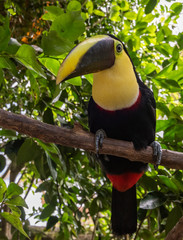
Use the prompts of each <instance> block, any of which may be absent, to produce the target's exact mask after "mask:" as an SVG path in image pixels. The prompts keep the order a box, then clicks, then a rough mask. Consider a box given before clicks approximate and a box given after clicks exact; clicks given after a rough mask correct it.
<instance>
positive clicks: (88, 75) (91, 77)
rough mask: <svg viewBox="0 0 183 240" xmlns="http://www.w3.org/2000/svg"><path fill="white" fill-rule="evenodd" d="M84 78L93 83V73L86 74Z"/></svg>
mask: <svg viewBox="0 0 183 240" xmlns="http://www.w3.org/2000/svg"><path fill="white" fill-rule="evenodd" d="M85 78H86V80H87V81H88V82H89V83H90V84H91V85H93V74H87V75H85Z"/></svg>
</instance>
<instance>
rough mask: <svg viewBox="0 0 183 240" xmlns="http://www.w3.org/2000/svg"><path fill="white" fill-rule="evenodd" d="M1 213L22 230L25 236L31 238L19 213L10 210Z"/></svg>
mask: <svg viewBox="0 0 183 240" xmlns="http://www.w3.org/2000/svg"><path fill="white" fill-rule="evenodd" d="M0 215H1V216H2V217H3V218H4V219H6V220H7V221H8V222H9V223H10V224H12V225H13V227H14V228H16V229H17V230H18V231H19V232H21V233H22V234H23V235H24V236H25V237H27V238H28V239H30V238H29V236H28V235H27V233H26V232H25V231H24V229H23V226H22V222H21V221H20V218H19V217H18V216H17V215H15V214H13V213H9V212H1V213H0Z"/></svg>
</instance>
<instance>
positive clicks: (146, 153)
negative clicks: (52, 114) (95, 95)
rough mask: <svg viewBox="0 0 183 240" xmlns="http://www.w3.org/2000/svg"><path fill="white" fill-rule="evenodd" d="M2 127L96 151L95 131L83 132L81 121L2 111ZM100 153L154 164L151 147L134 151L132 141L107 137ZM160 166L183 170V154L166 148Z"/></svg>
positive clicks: (44, 139)
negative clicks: (57, 121)
mask: <svg viewBox="0 0 183 240" xmlns="http://www.w3.org/2000/svg"><path fill="white" fill-rule="evenodd" d="M0 126H1V127H2V128H4V129H11V130H15V131H17V132H19V133H22V134H25V135H28V136H30V137H33V138H38V139H40V140H42V141H44V142H52V143H56V144H60V145H63V146H69V147H74V148H81V149H84V150H87V151H90V152H95V144H94V142H95V136H94V134H92V133H89V132H86V131H84V130H83V129H82V128H81V127H80V126H79V125H78V124H77V125H75V127H74V129H67V128H63V127H58V126H54V125H50V124H46V123H43V122H40V121H37V120H33V119H31V118H28V117H25V116H22V115H20V114H14V113H10V112H7V111H5V110H0ZM100 153H101V154H110V155H115V156H120V157H126V158H129V159H130V160H131V161H142V162H146V163H153V152H152V148H151V147H147V149H144V150H141V151H135V149H134V148H133V144H132V143H131V142H126V141H121V140H115V139H110V138H106V139H104V142H103V147H102V149H100ZM161 165H163V166H166V167H169V168H174V169H183V153H181V152H175V151H170V150H163V154H162V162H161Z"/></svg>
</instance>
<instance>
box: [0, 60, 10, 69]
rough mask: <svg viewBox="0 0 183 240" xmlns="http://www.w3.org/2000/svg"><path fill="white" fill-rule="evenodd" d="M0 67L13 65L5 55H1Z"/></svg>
mask: <svg viewBox="0 0 183 240" xmlns="http://www.w3.org/2000/svg"><path fill="white" fill-rule="evenodd" d="M0 68H7V69H11V66H10V65H9V63H8V62H7V60H6V58H4V57H0Z"/></svg>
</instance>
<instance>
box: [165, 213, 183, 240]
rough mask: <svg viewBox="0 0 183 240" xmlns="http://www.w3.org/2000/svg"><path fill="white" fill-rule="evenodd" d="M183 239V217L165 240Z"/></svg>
mask: <svg viewBox="0 0 183 240" xmlns="http://www.w3.org/2000/svg"><path fill="white" fill-rule="evenodd" d="M182 239H183V217H181V218H180V219H179V221H178V223H177V224H176V225H175V227H173V228H172V230H171V231H170V232H169V233H168V235H167V236H166V238H165V240H182Z"/></svg>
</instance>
